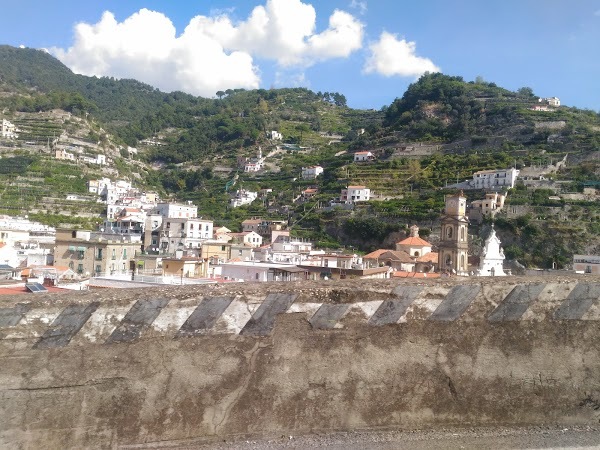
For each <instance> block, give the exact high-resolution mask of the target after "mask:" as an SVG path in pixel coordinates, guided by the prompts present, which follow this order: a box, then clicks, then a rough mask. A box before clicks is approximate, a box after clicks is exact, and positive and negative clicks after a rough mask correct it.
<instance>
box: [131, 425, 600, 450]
mask: <svg viewBox="0 0 600 450" xmlns="http://www.w3.org/2000/svg"><path fill="white" fill-rule="evenodd" d="M124 448H146V449H177V450H204V449H211V450H275V449H315V448H324V449H327V450H363V449H369V450H370V449H374V450H384V449H385V450H393V449H410V450H413V449H414V450H437V449H440V450H441V449H444V450H453V449H494V450H495V449H600V427H569V428H556V427H535V428H467V429H457V430H437V431H355V432H340V433H322V434H310V435H302V436H280V437H278V438H270V439H243V438H239V439H227V440H222V441H212V442H206V441H203V442H198V441H197V442H193V441H188V442H186V443H183V442H179V443H175V442H171V443H166V442H161V443H156V444H146V445H139V446H138V445H136V446H127V447H124Z"/></svg>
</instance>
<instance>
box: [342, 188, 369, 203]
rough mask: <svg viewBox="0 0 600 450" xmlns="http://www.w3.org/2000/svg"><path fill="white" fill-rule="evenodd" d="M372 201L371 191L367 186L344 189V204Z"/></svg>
mask: <svg viewBox="0 0 600 450" xmlns="http://www.w3.org/2000/svg"><path fill="white" fill-rule="evenodd" d="M370 199H371V189H369V188H367V187H365V186H348V187H347V188H346V189H342V193H341V195H340V201H341V202H342V203H354V202H366V201H369V200H370Z"/></svg>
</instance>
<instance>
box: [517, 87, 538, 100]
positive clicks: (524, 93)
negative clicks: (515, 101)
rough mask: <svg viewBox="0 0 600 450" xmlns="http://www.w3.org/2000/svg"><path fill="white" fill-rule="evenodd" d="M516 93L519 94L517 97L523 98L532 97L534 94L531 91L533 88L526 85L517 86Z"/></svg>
mask: <svg viewBox="0 0 600 450" xmlns="http://www.w3.org/2000/svg"><path fill="white" fill-rule="evenodd" d="M517 94H519V97H523V98H533V97H535V95H534V93H533V89H531V88H530V87H527V86H524V87H522V88H519V89H518V90H517Z"/></svg>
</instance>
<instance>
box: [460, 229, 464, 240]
mask: <svg viewBox="0 0 600 450" xmlns="http://www.w3.org/2000/svg"><path fill="white" fill-rule="evenodd" d="M460 240H461V241H464V240H465V227H460Z"/></svg>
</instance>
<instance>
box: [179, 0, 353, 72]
mask: <svg viewBox="0 0 600 450" xmlns="http://www.w3.org/2000/svg"><path fill="white" fill-rule="evenodd" d="M316 17H317V15H316V12H315V9H314V7H313V6H312V5H310V4H306V3H302V1H300V0H267V3H266V4H265V6H262V5H261V6H257V7H255V8H254V9H253V10H252V13H251V14H250V16H249V17H248V19H247V20H245V21H242V22H239V23H237V24H234V23H233V22H232V21H231V19H230V18H229V17H228V16H226V15H221V16H219V17H216V18H209V17H205V16H197V17H195V18H194V19H193V20H192V21H191V23H190V25H189V27H193V28H195V29H197V30H202V31H203V32H204V33H206V34H208V35H209V36H211V37H212V38H214V39H215V40H217V41H218V42H220V43H221V44H222V45H223V47H224V48H226V49H231V50H234V49H236V50H242V51H246V52H248V53H251V54H253V55H256V56H259V57H262V58H266V59H272V60H275V61H277V63H278V64H279V65H280V66H294V65H300V66H309V65H312V64H314V63H316V62H318V61H322V60H325V59H329V58H339V57H347V56H348V55H349V54H350V53H352V52H353V51H355V50H358V49H359V48H361V47H362V38H363V28H364V25H363V24H362V23H361V22H359V21H358V20H356V19H355V18H354V17H353V16H352V15H351V14H348V13H346V12H344V11H340V10H335V11H334V12H333V14H332V15H331V17H330V18H329V27H328V28H327V29H326V30H324V31H323V32H321V33H318V34H317V33H315V28H316Z"/></svg>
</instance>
